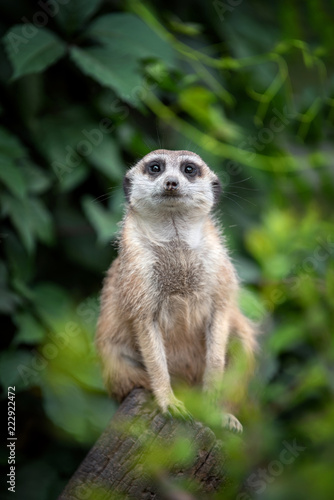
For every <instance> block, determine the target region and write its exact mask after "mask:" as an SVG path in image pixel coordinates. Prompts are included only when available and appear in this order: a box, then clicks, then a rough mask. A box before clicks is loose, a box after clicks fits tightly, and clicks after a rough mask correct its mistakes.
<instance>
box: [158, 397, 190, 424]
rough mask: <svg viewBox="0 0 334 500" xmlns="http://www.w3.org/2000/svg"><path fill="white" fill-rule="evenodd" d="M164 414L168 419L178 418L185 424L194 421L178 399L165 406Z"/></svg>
mask: <svg viewBox="0 0 334 500" xmlns="http://www.w3.org/2000/svg"><path fill="white" fill-rule="evenodd" d="M164 414H165V415H166V416H167V417H169V418H178V419H181V420H183V421H185V422H189V421H190V422H193V421H194V418H193V416H192V415H191V413H189V412H188V410H187V408H186V407H185V406H184V404H183V403H182V401H179V400H178V399H174V400H173V402H172V403H170V404H169V405H168V406H167V411H165V412H164Z"/></svg>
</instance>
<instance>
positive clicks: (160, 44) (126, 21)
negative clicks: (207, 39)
mask: <svg viewBox="0 0 334 500" xmlns="http://www.w3.org/2000/svg"><path fill="white" fill-rule="evenodd" d="M87 36H89V37H92V38H96V39H97V40H98V41H99V42H101V43H103V44H106V45H107V46H108V47H112V48H113V49H115V48H117V52H118V53H119V54H120V55H122V56H123V57H125V58H126V60H127V61H129V59H135V60H136V59H148V58H157V59H161V60H163V61H164V62H165V63H166V64H167V65H173V64H174V50H173V48H172V46H171V45H170V44H169V43H168V42H167V41H165V40H163V39H162V38H161V37H160V36H158V35H157V34H156V33H155V32H154V31H153V30H152V29H151V28H150V27H149V26H147V25H146V24H145V23H144V22H143V21H142V20H141V19H140V18H138V17H136V16H134V15H133V14H128V13H115V14H107V15H104V16H101V17H98V18H97V19H95V21H93V22H92V23H91V25H90V26H89V28H88V30H87Z"/></svg>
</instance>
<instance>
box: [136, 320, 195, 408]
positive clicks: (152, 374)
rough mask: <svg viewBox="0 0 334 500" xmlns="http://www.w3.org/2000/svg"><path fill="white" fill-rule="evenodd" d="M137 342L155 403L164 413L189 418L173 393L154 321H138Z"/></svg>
mask: <svg viewBox="0 0 334 500" xmlns="http://www.w3.org/2000/svg"><path fill="white" fill-rule="evenodd" d="M136 330H137V342H138V345H139V348H140V351H141V355H142V358H143V362H144V365H145V367H146V370H147V374H148V377H149V379H150V383H151V389H152V391H153V394H154V396H155V398H156V400H157V403H158V405H159V407H160V408H161V410H162V411H163V412H164V413H170V414H172V415H174V416H180V417H190V415H189V414H188V413H187V410H186V409H185V407H184V405H183V403H182V402H181V401H179V400H178V399H177V398H176V397H175V396H174V393H173V390H172V386H171V382H170V376H169V372H168V365H167V358H166V352H165V347H164V343H163V337H162V332H161V330H160V328H159V326H158V324H157V322H155V321H147V320H146V321H138V322H137V324H136Z"/></svg>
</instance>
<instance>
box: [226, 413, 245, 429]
mask: <svg viewBox="0 0 334 500" xmlns="http://www.w3.org/2000/svg"><path fill="white" fill-rule="evenodd" d="M222 424H223V427H225V429H228V430H229V431H232V432H234V433H235V434H241V433H242V432H243V427H242V424H241V423H240V422H239V420H238V419H237V417H235V416H234V415H232V413H224V414H223V420H222Z"/></svg>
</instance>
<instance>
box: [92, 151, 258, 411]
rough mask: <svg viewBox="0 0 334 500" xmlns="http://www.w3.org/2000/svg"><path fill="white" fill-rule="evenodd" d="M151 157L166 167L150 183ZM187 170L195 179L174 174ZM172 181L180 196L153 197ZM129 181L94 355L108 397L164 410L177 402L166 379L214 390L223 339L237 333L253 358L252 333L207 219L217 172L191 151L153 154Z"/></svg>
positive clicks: (222, 247)
mask: <svg viewBox="0 0 334 500" xmlns="http://www.w3.org/2000/svg"><path fill="white" fill-rule="evenodd" d="M155 159H156V160H157V163H159V162H160V165H164V166H163V167H162V168H164V169H165V170H164V171H163V172H162V173H160V174H159V175H158V176H156V177H155V176H154V175H151V174H148V173H147V170H145V169H147V168H148V167H147V165H148V164H149V162H151V161H153V162H154V160H155ZM187 162H190V163H191V164H192V165H195V166H196V167H198V171H200V175H198V176H195V178H188V177H187V175H185V174H184V173H182V172H181V170H182V165H183V166H184V165H185V164H186V163H187ZM171 176H172V177H173V179H175V178H176V179H177V180H178V182H179V192H180V198H175V197H174V196H169V194H168V193H167V194H168V196H167V195H166V196H164V197H162V195H161V193H163V192H165V191H164V189H166V188H165V186H166V182H167V181H166V179H167V178H168V179H170V178H171ZM127 178H128V179H129V182H130V183H131V193H130V203H129V206H128V209H127V212H126V214H125V218H124V221H123V227H122V231H121V235H120V242H119V247H120V251H119V257H118V258H117V259H116V260H115V261H114V262H113V264H112V266H111V268H110V269H109V271H108V273H107V276H106V278H105V281H104V286H103V291H102V296H101V313H100V317H99V321H98V328H97V339H96V342H97V348H98V351H99V354H100V356H101V359H102V364H103V370H104V378H105V382H106V384H107V386H108V388H109V391H110V393H111V394H112V395H113V396H114V397H116V398H117V399H118V400H122V399H123V398H124V397H125V396H126V395H127V394H128V393H129V392H130V391H131V390H132V388H134V387H145V388H147V389H149V390H152V391H153V393H154V394H155V396H156V399H157V401H158V404H159V405H160V407H161V409H162V410H163V411H166V410H167V408H168V407H173V406H175V404H178V402H177V401H176V399H175V396H174V394H173V391H172V387H171V385H172V382H173V380H174V379H175V380H183V381H185V382H187V383H188V384H190V385H195V384H201V385H202V386H203V388H204V389H205V390H208V391H210V390H212V389H213V388H214V386H215V383H216V382H217V381H218V380H219V379H221V377H222V375H223V373H224V369H225V362H226V351H227V344H228V340H229V337H230V336H233V335H237V336H238V337H239V338H240V339H241V341H242V343H243V345H244V348H245V351H246V352H247V355H248V356H249V358H250V359H251V358H252V355H253V351H254V349H255V345H256V342H255V334H254V329H253V328H252V326H251V324H250V323H249V321H248V320H247V319H246V318H245V317H244V316H243V315H242V313H241V312H240V310H239V308H238V306H237V292H238V279H237V276H236V273H235V269H234V267H233V265H232V263H231V260H230V258H229V256H228V252H227V250H226V247H225V245H224V240H223V238H222V236H221V235H220V233H219V231H218V229H217V227H216V225H215V223H214V220H213V218H212V216H211V211H212V207H213V204H214V196H213V193H212V182H216V181H217V177H216V176H215V174H214V173H213V172H212V171H211V170H210V169H209V167H208V166H207V165H206V164H205V163H204V162H203V160H202V159H201V158H200V157H199V156H198V155H195V154H194V153H191V152H189V151H166V150H158V151H154V152H152V153H150V154H149V155H147V156H146V157H144V158H143V159H142V160H141V161H140V162H139V163H138V164H137V165H136V166H135V167H133V168H132V169H131V170H130V171H129V172H128V174H127ZM168 179H167V180H168Z"/></svg>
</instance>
